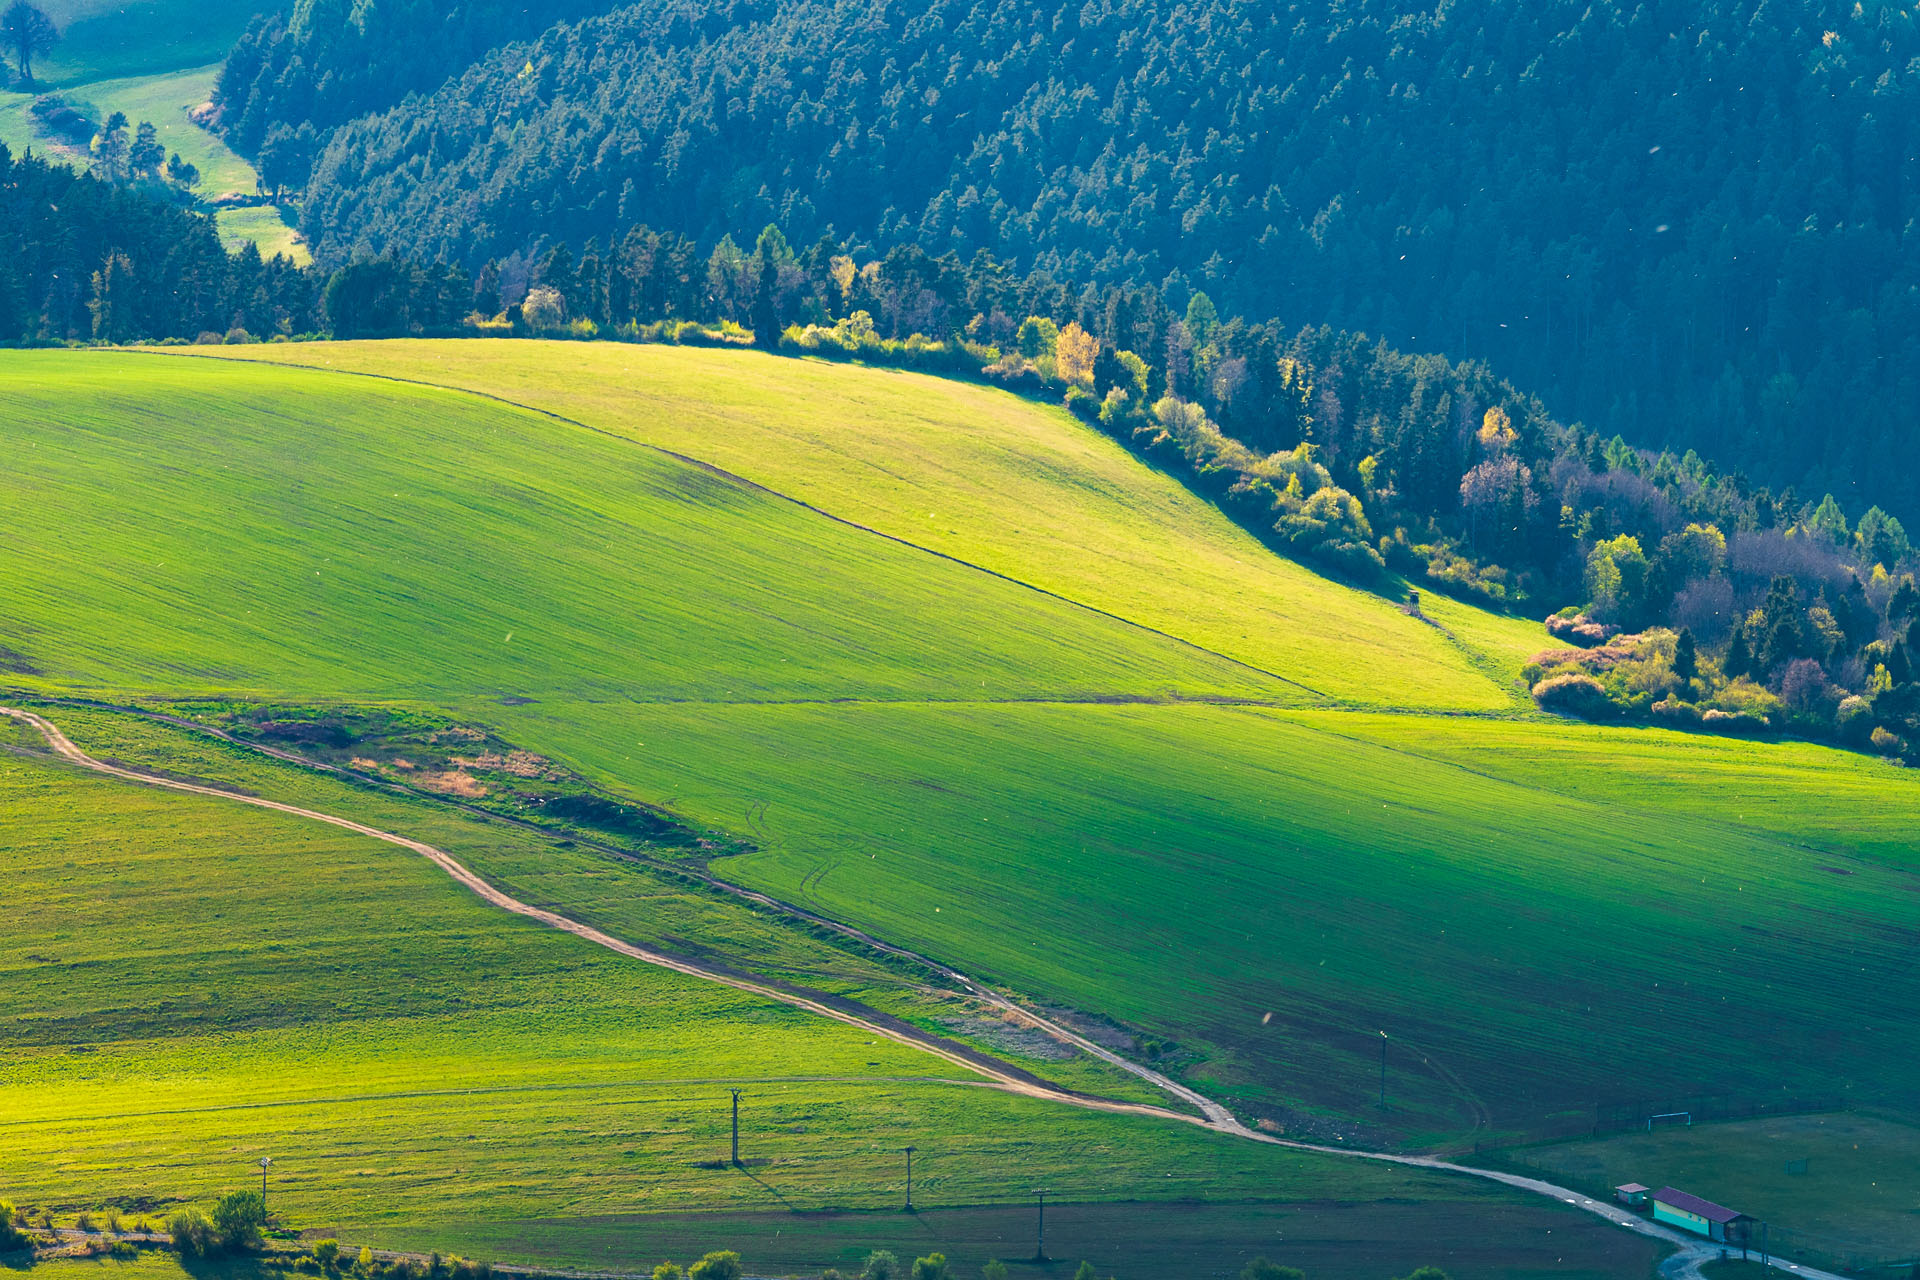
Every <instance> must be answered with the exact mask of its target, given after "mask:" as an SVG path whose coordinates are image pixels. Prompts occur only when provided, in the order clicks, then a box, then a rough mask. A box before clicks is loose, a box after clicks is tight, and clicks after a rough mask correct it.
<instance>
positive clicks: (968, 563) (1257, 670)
mask: <svg viewBox="0 0 1920 1280" xmlns="http://www.w3.org/2000/svg"><path fill="white" fill-rule="evenodd" d="M111 353H112V354H117V355H144V356H161V357H166V358H171V359H176V360H182V359H184V360H221V361H225V362H226V363H228V364H248V365H255V366H259V367H267V368H274V369H304V370H306V371H307V372H309V373H336V374H343V375H345V376H347V377H350V378H371V379H373V380H374V381H376V382H391V383H394V384H395V385H396V386H403V387H426V388H430V389H432V390H435V391H445V392H447V393H449V394H451V395H460V396H472V397H473V398H475V399H477V400H490V401H492V402H493V403H495V404H500V405H505V406H506V407H507V408H509V409H518V410H520V411H521V412H522V413H532V414H537V415H539V416H540V417H543V418H550V419H552V420H553V421H555V422H559V423H563V424H565V425H567V426H569V427H576V428H578V429H579V430H581V431H589V432H592V433H593V434H594V435H597V436H605V437H606V438H607V439H609V440H618V441H619V442H620V443H622V444H626V445H631V446H633V447H635V448H640V449H646V450H648V451H649V452H652V453H656V454H659V455H660V456H661V457H663V458H672V459H673V460H674V461H676V462H682V463H685V464H686V465H688V466H690V467H698V468H699V469H700V470H702V471H706V472H708V473H710V474H712V475H714V476H717V477H719V478H720V479H723V480H728V481H731V482H733V483H735V484H738V485H743V486H745V487H746V488H749V489H752V490H755V491H756V492H759V493H763V494H766V495H767V496H768V497H770V498H776V499H778V500H779V501H781V502H785V503H787V504H789V505H791V506H795V507H799V508H800V509H801V510H803V511H807V512H811V513H812V514H814V515H816V516H819V517H821V518H822V519H825V520H831V521H833V522H834V523H835V524H839V525H845V526H846V527H847V528H849V529H857V530H859V531H860V532H861V533H867V534H872V535H873V536H874V537H876V538H884V539H885V540H886V541H888V542H892V543H897V544H899V545H900V546H903V547H906V548H908V549H909V550H912V551H918V552H921V553H922V554H924V555H929V556H933V557H935V558H937V559H940V560H945V561H947V562H949V563H951V564H957V565H959V566H960V567H962V568H964V569H971V570H973V571H974V572H975V573H984V574H986V575H987V576H988V577H990V578H998V579H999V580H1000V581H1002V582H1005V583H1008V584H1010V585H1012V586H1016V587H1020V588H1022V589H1024V590H1027V591H1031V592H1033V593H1035V594H1036V595H1042V596H1046V597H1047V598H1048V599H1050V600H1058V601H1059V602H1060V603H1062V604H1065V605H1068V606H1071V607H1072V608H1075V609H1080V610H1083V611H1085V612H1087V613H1091V614H1095V615H1097V616H1099V617H1102V618H1107V619H1110V620H1111V621H1114V622H1118V623H1120V624H1121V625H1122V626H1126V627H1132V628H1133V629H1134V630H1136V631H1144V632H1146V633H1147V634H1149V635H1155V636H1159V637H1160V638H1161V639H1163V640H1170V641H1172V642H1173V643H1174V644H1177V645H1181V646H1183V647H1185V648H1188V649H1192V650H1194V651H1195V652H1196V653H1204V654H1206V655H1207V656H1208V657H1210V658H1215V659H1218V660H1219V661H1221V662H1225V663H1229V664H1231V665H1233V666H1236V667H1239V668H1241V669H1242V670H1245V671H1251V672H1253V673H1254V674H1255V675H1259V676H1264V677H1266V678H1267V679H1269V680H1277V681H1279V682H1280V683H1281V684H1286V685H1291V686H1293V687H1294V688H1296V689H1299V690H1301V691H1302V692H1304V693H1308V694H1311V695H1313V696H1314V697H1315V698H1318V699H1320V700H1321V702H1322V704H1324V705H1326V706H1329V707H1338V706H1341V705H1342V703H1341V701H1340V699H1338V698H1336V697H1334V696H1333V695H1332V694H1330V693H1326V692H1323V691H1322V690H1319V689H1316V688H1314V687H1313V686H1312V685H1309V684H1304V683H1302V682H1301V681H1299V680H1295V679H1294V678H1293V677H1292V676H1283V675H1281V674H1280V673H1279V672H1277V671H1269V670H1267V669H1266V668H1265V667H1262V666H1259V665H1257V664H1255V663H1252V662H1248V661H1247V660H1246V659H1244V658H1236V657H1234V656H1232V655H1231V654H1225V653H1221V652H1220V651H1219V650H1218V649H1210V648H1208V647H1207V646H1206V645H1204V644H1201V643H1200V642H1199V641H1197V640H1189V639H1187V638H1186V637H1185V636H1178V635H1175V634H1173V633H1172V632H1171V631H1162V630H1161V629H1160V628H1158V627H1153V626H1149V625H1147V624H1146V623H1144V622H1140V621H1138V620H1136V619H1133V618H1129V617H1127V616H1126V615H1124V614H1119V613H1113V612H1111V611H1110V610H1107V609H1102V608H1100V607H1099V606H1098V605H1091V604H1088V603H1086V602H1085V601H1083V600H1076V599H1074V598H1073V597H1072V596H1068V595H1062V594H1061V593H1060V592H1058V591H1053V590H1049V589H1048V588H1046V587H1043V586H1039V585H1038V584H1036V583H1032V582H1028V581H1026V580H1024V579H1022V578H1016V577H1014V576H1013V575H1012V574H1010V573H1002V572H1001V571H1000V570H998V569H990V568H988V567H987V566H986V565H983V564H977V563H975V562H974V561H972V560H966V559H963V558H961V557H960V556H956V555H953V554H952V553H950V552H946V551H941V550H940V549H938V548H937V547H929V546H924V545H922V544H921V543H918V542H914V541H912V540H911V539H908V538H903V537H901V536H900V535H899V534H895V533H888V532H886V531H885V530H884V529H876V528H874V527H873V526H872V525H866V524H861V523H860V522H859V521H858V520H853V519H849V518H848V517H846V516H842V515H836V514H835V513H834V512H831V511H828V510H827V509H826V508H824V507H817V506H815V505H814V504H813V503H811V502H808V501H807V500H806V499H804V498H796V497H795V496H794V495H792V494H790V493H786V492H784V491H782V490H779V489H775V488H774V487H772V486H771V485H766V484H762V483H761V482H760V481H758V480H753V479H749V478H748V477H746V476H743V475H741V474H740V473H739V472H737V471H729V470H727V469H726V468H725V467H722V466H719V465H717V464H715V463H712V462H708V461H707V460H706V459H704V458H696V457H694V456H692V455H691V454H685V453H681V452H679V451H678V450H675V449H669V448H667V447H666V446H665V445H659V444H654V443H653V442H651V441H648V440H641V439H637V438H636V437H634V436H629V435H623V434H621V433H620V432H618V431H612V430H609V429H608V428H606V427H596V426H594V425H593V424H592V423H589V422H582V421H580V420H579V419H578V418H569V417H568V416H567V415H565V414H564V413H558V412H556V411H554V410H552V409H543V408H541V407H540V406H539V405H535V404H526V403H523V402H522V401H519V400H510V399H508V398H507V397H506V396H503V395H497V394H495V393H494V392H491V391H477V390H475V389H473V388H472V387H461V386H454V385H452V384H450V383H445V382H432V381H429V380H428V379H426V378H402V377H399V376H398V375H396V374H390V373H374V372H371V371H370V370H365V369H340V368H335V367H333V366H330V365H319V364H301V363H297V362H295V361H291V360H255V359H252V358H250V357H247V356H204V355H198V354H195V353H193V352H190V351H171V350H164V349H161V348H153V347H115V348H112V349H111Z"/></svg>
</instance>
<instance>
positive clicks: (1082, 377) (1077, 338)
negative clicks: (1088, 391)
mask: <svg viewBox="0 0 1920 1280" xmlns="http://www.w3.org/2000/svg"><path fill="white" fill-rule="evenodd" d="M1099 354H1100V340H1099V339H1098V338H1096V337H1094V336H1093V335H1092V334H1090V333H1088V332H1087V331H1086V330H1085V329H1082V328H1081V327H1080V326H1079V325H1078V324H1077V323H1075V324H1069V325H1068V326H1067V327H1066V328H1064V329H1062V330H1061V331H1060V341H1059V344H1058V345H1057V346H1055V347H1054V349H1053V359H1054V367H1055V368H1057V369H1058V370H1059V371H1060V377H1061V380H1062V381H1065V382H1073V383H1079V384H1080V385H1082V386H1091V385H1092V384H1093V361H1094V357H1095V356H1098V355H1099Z"/></svg>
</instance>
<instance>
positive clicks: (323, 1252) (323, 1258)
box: [313, 1236, 340, 1271]
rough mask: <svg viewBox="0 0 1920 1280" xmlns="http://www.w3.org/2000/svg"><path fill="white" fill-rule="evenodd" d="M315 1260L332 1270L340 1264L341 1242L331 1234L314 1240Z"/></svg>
mask: <svg viewBox="0 0 1920 1280" xmlns="http://www.w3.org/2000/svg"><path fill="white" fill-rule="evenodd" d="M313 1260H314V1261H315V1262H318V1263H319V1264H320V1265H321V1266H323V1267H325V1268H326V1269H327V1270H329V1271H331V1270H333V1269H334V1267H336V1266H338V1265H339V1264H340V1242H339V1241H338V1240H335V1239H333V1238H332V1237H331V1236H329V1237H328V1238H327V1239H325V1240H315V1241H314V1242H313Z"/></svg>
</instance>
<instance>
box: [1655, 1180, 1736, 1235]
mask: <svg viewBox="0 0 1920 1280" xmlns="http://www.w3.org/2000/svg"><path fill="white" fill-rule="evenodd" d="M1653 1220H1654V1221H1655V1222H1664V1223H1666V1224H1667V1225H1668V1226H1670V1227H1679V1228H1680V1229H1681V1230H1682V1231H1691V1232H1693V1233H1694V1234H1695V1235H1702V1236H1705V1237H1706V1238H1707V1239H1709V1240H1718V1241H1719V1242H1720V1243H1722V1244H1727V1243H1729V1242H1731V1243H1734V1244H1738V1243H1740V1242H1741V1241H1742V1240H1743V1239H1745V1237H1746V1234H1747V1224H1748V1223H1751V1222H1752V1221H1753V1219H1752V1218H1750V1217H1748V1216H1747V1215H1746V1214H1744V1213H1741V1212H1740V1211H1739V1210H1738V1209H1729V1208H1727V1207H1726V1206H1725V1205H1720V1204H1715V1203H1714V1202H1713V1201H1711V1200H1702V1199H1701V1198H1700V1197H1699V1196H1690V1195H1688V1194H1687V1193H1686V1192H1684V1191H1676V1190H1675V1189H1674V1188H1672V1187H1662V1188H1660V1189H1659V1190H1658V1191H1656V1192H1654V1193H1653Z"/></svg>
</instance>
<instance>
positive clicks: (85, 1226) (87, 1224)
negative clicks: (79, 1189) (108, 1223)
mask: <svg viewBox="0 0 1920 1280" xmlns="http://www.w3.org/2000/svg"><path fill="white" fill-rule="evenodd" d="M73 1225H74V1227H75V1228H77V1229H78V1230H81V1231H85V1232H88V1233H89V1234H91V1233H92V1232H95V1231H98V1230H99V1229H100V1224H99V1223H97V1222H95V1221H94V1220H93V1215H92V1214H91V1213H83V1214H81V1215H80V1216H79V1217H77V1218H75V1219H74V1220H73Z"/></svg>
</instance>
